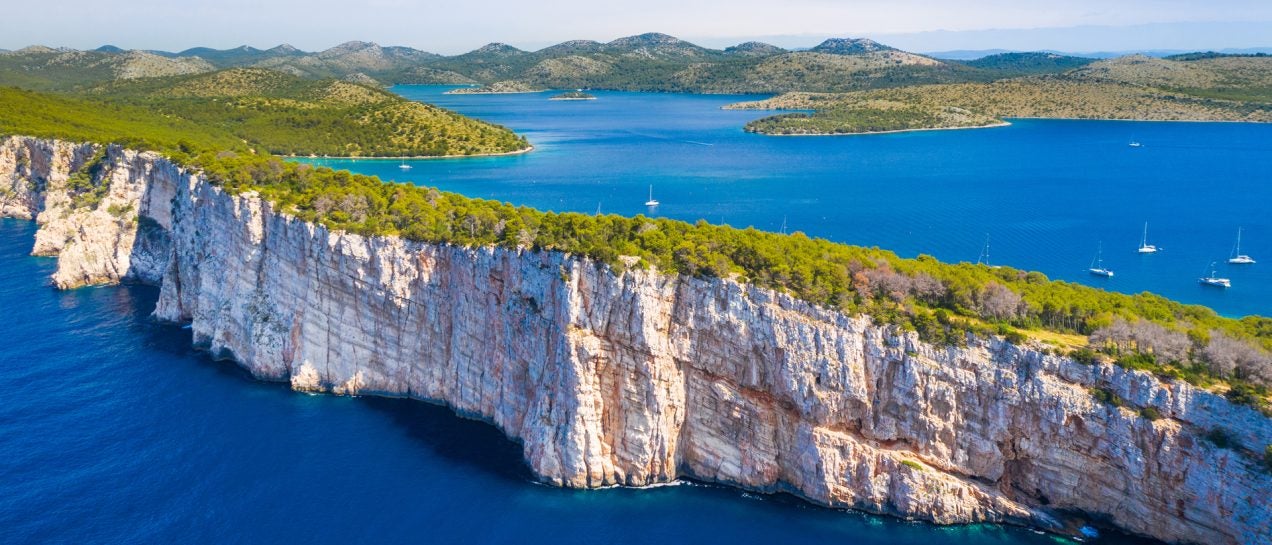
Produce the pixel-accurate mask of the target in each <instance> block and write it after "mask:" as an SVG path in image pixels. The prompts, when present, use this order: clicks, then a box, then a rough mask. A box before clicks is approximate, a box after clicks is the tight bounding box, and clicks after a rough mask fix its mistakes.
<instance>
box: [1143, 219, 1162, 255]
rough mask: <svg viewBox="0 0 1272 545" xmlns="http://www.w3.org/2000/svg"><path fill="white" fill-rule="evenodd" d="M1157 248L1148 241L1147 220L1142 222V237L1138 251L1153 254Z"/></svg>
mask: <svg viewBox="0 0 1272 545" xmlns="http://www.w3.org/2000/svg"><path fill="white" fill-rule="evenodd" d="M1157 250H1158V248H1157V247H1156V246H1153V245H1152V244H1149V243H1148V222H1147V221H1146V222H1144V238H1143V239H1141V240H1140V247H1139V253H1141V254H1155V253H1157Z"/></svg>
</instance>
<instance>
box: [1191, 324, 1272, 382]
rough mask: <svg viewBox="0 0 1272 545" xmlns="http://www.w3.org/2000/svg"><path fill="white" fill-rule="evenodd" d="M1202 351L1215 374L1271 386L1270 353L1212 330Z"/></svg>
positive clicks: (1271, 366) (1271, 364)
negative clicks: (1208, 341)
mask: <svg viewBox="0 0 1272 545" xmlns="http://www.w3.org/2000/svg"><path fill="white" fill-rule="evenodd" d="M1202 353H1203V355H1204V358H1205V361H1206V364H1207V365H1209V366H1210V369H1211V370H1212V371H1214V372H1215V374H1218V375H1220V376H1235V377H1237V378H1240V379H1242V380H1248V381H1250V382H1253V383H1255V384H1259V385H1262V386H1272V354H1268V352H1266V351H1264V350H1260V349H1259V348H1256V347H1254V346H1251V345H1250V344H1249V343H1246V342H1242V341H1239V340H1237V339H1233V338H1232V337H1229V336H1228V335H1225V334H1224V333H1223V332H1220V331H1214V332H1211V335H1210V343H1209V344H1207V345H1206V347H1205V349H1204V350H1203V351H1202Z"/></svg>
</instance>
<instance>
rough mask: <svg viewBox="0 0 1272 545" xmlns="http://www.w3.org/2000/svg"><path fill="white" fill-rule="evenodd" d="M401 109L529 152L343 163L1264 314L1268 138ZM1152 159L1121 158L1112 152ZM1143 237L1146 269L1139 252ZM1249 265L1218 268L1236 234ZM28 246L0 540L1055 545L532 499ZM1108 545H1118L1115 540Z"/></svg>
mask: <svg viewBox="0 0 1272 545" xmlns="http://www.w3.org/2000/svg"><path fill="white" fill-rule="evenodd" d="M397 90H398V91H399V92H401V93H403V94H405V95H407V96H410V97H413V98H421V99H428V100H431V101H435V102H439V103H442V104H443V105H445V106H447V107H450V108H454V109H456V110H459V111H461V112H464V113H467V114H470V115H475V116H478V117H481V118H484V119H488V120H491V121H495V122H498V123H503V124H506V125H508V126H510V127H512V128H514V129H517V130H518V131H520V132H523V133H525V134H527V135H528V136H529V137H530V139H531V141H532V142H533V143H534V144H535V145H536V146H537V147H538V149H537V150H536V151H535V152H533V153H530V154H526V155H522V156H515V157H502V158H484V159H459V160H433V161H415V162H413V164H414V167H415V168H414V169H413V170H411V171H409V174H405V175H404V174H403V173H402V171H400V170H399V169H398V166H397V163H396V162H383V161H380V162H375V161H357V162H339V163H335V162H333V161H328V162H329V163H332V164H333V165H335V166H345V167H348V168H353V169H356V170H358V171H361V172H367V173H372V174H380V175H382V176H385V177H386V178H392V179H398V180H409V181H414V182H418V183H426V184H431V185H436V186H440V187H442V188H444V189H448V190H454V191H459V192H462V193H465V194H467V195H472V196H478V197H492V198H498V199H502V200H507V201H511V202H514V203H520V204H528V205H533V206H537V207H542V208H548V209H555V210H579V211H586V212H592V211H595V210H596V208H597V206H598V204H599V206H600V208H601V210H602V211H604V212H614V213H623V214H634V213H638V212H646V210H645V209H644V207H643V206H642V203H643V202H644V200H645V199H646V198H647V191H648V187H647V186H648V185H650V184H652V185H654V192H655V197H657V198H658V199H660V200H662V202H663V203H664V204H663V205H662V206H660V207H659V208H658V209H657V210H655V211H652V212H651V213H655V214H659V215H667V216H671V217H676V218H681V219H686V220H695V219H698V218H705V219H708V220H709V221H713V222H718V221H725V222H727V223H730V224H734V225H741V226H744V225H750V224H753V225H755V226H757V227H760V228H765V229H772V230H778V229H780V227H781V223H782V219H783V217H785V218H786V222H787V226H788V229H789V230H792V231H793V230H803V231H806V232H808V233H810V234H814V235H818V236H824V237H827V238H831V239H834V240H839V241H844V242H850V243H854V244H866V245H878V246H881V247H886V248H892V249H895V250H897V251H898V252H899V253H900V254H902V255H914V254H916V253H919V252H925V253H930V254H933V255H936V256H937V257H940V258H942V259H947V260H970V261H975V260H976V258H977V256H978V254H979V253H980V252H981V249H982V246H983V243H984V237H985V234H986V233H987V232H988V233H990V235H991V237H992V243H991V254H990V255H991V261H992V262H993V263H996V264H1009V265H1014V266H1018V267H1022V268H1029V269H1038V270H1042V271H1044V272H1046V273H1048V274H1050V275H1052V276H1054V277H1060V278H1067V279H1073V280H1079V281H1083V282H1090V281H1091V280H1092V279H1090V278H1087V277H1086V276H1084V272H1083V271H1084V269H1085V268H1086V266H1087V265H1088V262H1089V261H1090V259H1091V257H1092V255H1093V254H1094V251H1095V248H1096V246H1097V244H1099V242H1100V241H1103V242H1104V247H1105V261H1106V265H1108V266H1109V267H1111V268H1114V269H1115V270H1116V272H1117V276H1116V277H1115V278H1114V279H1113V280H1112V281H1111V282H1109V283H1108V284H1107V286H1108V287H1111V288H1114V289H1119V290H1125V291H1138V290H1144V289H1149V290H1153V291H1157V292H1161V293H1164V294H1167V295H1170V296H1171V297H1175V298H1178V299H1182V300H1186V301H1190V302H1199V303H1206V304H1209V305H1212V306H1214V307H1216V308H1219V309H1220V310H1221V311H1223V312H1225V313H1228V314H1244V313H1250V312H1262V313H1264V314H1267V313H1269V312H1268V310H1269V308H1270V307H1272V304H1270V303H1269V302H1270V301H1272V283H1270V282H1269V279H1270V278H1272V277H1270V276H1269V273H1268V267H1272V218H1270V216H1269V206H1270V203H1272V189H1269V186H1268V182H1269V180H1272V126H1253V125H1237V124H1195V123H1191V124H1158V123H1099V122H1063V121H1050V122H1042V121H1021V122H1018V123H1017V124H1016V125H1014V126H1012V127H1010V128H1005V129H989V130H975V131H944V132H929V133H913V134H900V135H888V136H871V137H842V138H770V137H761V136H755V135H747V134H744V133H742V132H741V130H740V126H741V124H742V123H743V122H745V121H746V120H748V119H751V118H753V117H755V116H756V115H758V114H756V113H753V112H727V111H721V110H719V109H718V107H719V106H720V105H722V104H725V103H728V102H731V101H733V100H736V99H738V98H742V97H719V96H705V97H704V96H688V95H645V94H631V93H597V94H598V95H599V96H600V97H601V99H600V100H597V101H594V102H548V101H547V100H544V99H545V98H546V96H545V95H502V96H461V95H440V94H439V93H440V90H438V89H437V88H434V87H400V88H398V89H397ZM1132 139H1134V140H1138V141H1140V142H1142V143H1143V144H1144V146H1143V147H1141V148H1130V147H1129V146H1127V143H1128V142H1129V141H1130V140H1132ZM1144 221H1149V222H1151V225H1150V238H1151V239H1152V240H1151V242H1155V243H1157V244H1159V245H1161V246H1163V247H1164V248H1165V251H1163V252H1162V253H1160V254H1157V255H1153V256H1145V257H1141V256H1138V255H1136V254H1135V253H1134V251H1133V250H1134V248H1135V246H1136V245H1137V244H1138V242H1139V237H1140V229H1141V226H1142V224H1143V222H1144ZM1238 225H1242V226H1244V227H1245V228H1246V249H1247V253H1249V254H1251V255H1253V256H1254V257H1255V258H1256V259H1263V260H1264V261H1266V264H1264V263H1260V264H1258V265H1255V266H1253V267H1249V268H1247V269H1243V270H1235V269H1230V268H1228V267H1226V266H1224V265H1220V270H1221V271H1224V272H1226V273H1228V274H1230V275H1231V276H1232V278H1233V283H1234V286H1233V288H1232V289H1231V290H1229V291H1227V292H1218V291H1206V290H1202V289H1200V288H1199V287H1197V286H1196V285H1195V283H1194V278H1195V277H1196V276H1197V275H1198V274H1199V273H1200V272H1201V269H1202V268H1203V267H1204V266H1205V265H1206V263H1208V262H1209V260H1212V259H1220V258H1224V257H1226V256H1227V254H1228V251H1229V247H1230V245H1231V244H1232V239H1233V238H1234V236H1235V232H1236V227H1237V226H1238ZM33 233H34V226H33V225H32V224H31V223H29V222H23V221H17V220H0V308H2V309H5V310H7V311H8V312H9V313H10V314H9V315H8V317H7V318H6V319H5V320H4V324H5V327H4V328H3V332H4V333H5V335H4V339H3V341H4V342H3V343H0V396H2V397H0V543H4V544H8V543H75V544H79V543H175V542H180V543H218V544H220V543H283V542H307V543H341V544H345V543H369V542H423V543H451V542H464V543H527V542H529V543H553V544H562V543H632V544H641V545H646V544H648V543H738V544H744V543H797V542H798V543H831V542H833V543H843V544H860V545H867V544H869V545H876V544H878V545H882V544H898V545H902V544H921V545H933V544H938V543H950V544H960V545H989V544H1012V545H1031V544H1045V543H1055V542H1067V540H1062V539H1059V538H1054V537H1048V536H1040V535H1037V534H1034V533H1032V532H1030V531H1027V530H1022V529H1015V528H1003V527H996V526H965V527H934V526H930V525H926V524H920V523H907V522H903V521H898V520H894V519H890V518H886V517H874V516H868V515H863V514H858V513H849V512H842V511H834V510H829V509H821V508H815V507H811V506H808V505H806V504H804V503H802V502H800V501H798V500H795V499H792V498H788V497H782V496H779V497H764V496H756V495H750V494H744V493H741V492H739V491H735V490H730V489H726V488H718V487H710V486H700V485H684V486H672V487H662V488H655V489H647V490H624V489H613V490H602V491H571V490H561V489H556V488H551V487H545V486H540V485H537V484H535V483H534V482H533V480H532V479H531V478H530V475H529V474H528V472H527V470H526V469H525V466H524V465H523V464H522V463H521V459H520V449H519V447H518V446H517V445H516V444H514V443H512V442H509V441H507V440H506V439H504V438H503V437H502V435H501V434H500V433H499V432H497V431H496V430H495V429H494V428H492V427H490V426H487V425H485V424H482V423H479V422H474V421H469V420H463V419H460V418H457V417H455V416H454V415H453V414H452V413H451V412H450V411H449V410H447V409H445V408H442V407H438V406H433V405H429V404H426V403H422V402H414V401H407V400H389V399H373V398H342V397H334V396H311V395H304V394H298V393H295V392H291V391H290V390H288V389H287V387H286V386H285V385H281V384H269V383H261V382H257V381H254V380H252V379H251V377H249V376H247V375H246V374H245V373H243V372H241V371H240V370H239V369H238V368H237V367H236V366H234V365H233V364H231V363H226V362H214V361H212V360H210V359H208V358H207V357H206V356H205V355H203V354H201V353H198V352H195V351H193V350H191V348H190V338H189V333H188V332H187V331H185V330H182V329H181V328H179V327H174V326H165V325H158V324H155V323H152V322H150V321H149V320H148V319H147V316H148V314H149V312H150V310H151V309H152V308H153V305H154V299H155V297H156V290H155V289H153V288H144V287H107V288H89V289H80V290H74V291H69V292H59V291H56V290H54V289H52V288H51V287H49V285H48V275H49V274H50V273H51V272H52V270H53V268H54V261H53V260H52V259H48V258H35V257H29V256H28V255H27V254H28V252H29V251H30V249H31V244H32V235H33ZM1101 542H1102V543H1134V542H1135V541H1134V540H1131V539H1128V538H1122V537H1108V538H1105V539H1103V540H1101Z"/></svg>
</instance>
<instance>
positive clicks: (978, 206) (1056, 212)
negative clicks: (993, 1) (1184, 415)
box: [319, 86, 1272, 316]
mask: <svg viewBox="0 0 1272 545" xmlns="http://www.w3.org/2000/svg"><path fill="white" fill-rule="evenodd" d="M447 89H450V88H449V87H441V86H398V87H395V88H394V91H396V92H398V93H399V94H401V95H403V96H406V97H408V98H412V99H417V100H423V101H426V102H431V103H435V104H438V105H441V106H444V107H447V108H450V109H453V110H456V111H458V112H460V113H463V114H466V115H471V116H475V117H478V118H481V119H485V120H487V121H492V122H495V123H500V124H502V125H505V126H507V127H510V128H512V129H514V130H516V131H517V132H519V133H522V134H525V135H526V136H527V137H528V138H529V139H530V141H531V143H533V144H534V145H535V146H536V148H537V149H536V150H535V151H534V152H531V153H528V154H525V155H519V156H512V157H492V158H480V159H444V160H436V159H435V160H418V161H412V162H411V165H412V166H413V168H412V169H411V170H410V171H402V170H400V169H399V168H398V162H397V161H376V160H330V159H327V160H320V161H319V162H320V163H322V164H326V165H330V166H332V167H336V168H347V169H350V170H353V171H356V172H362V173H366V174H375V175H379V176H381V177H383V178H384V179H392V180H398V181H408V182H414V183H419V184H427V185H432V186H437V187H440V188H442V189H445V190H450V191H456V192H459V193H463V194H465V195H469V196H473V197H483V198H492V199H498V200H501V201H508V202H512V203H514V204H524V205H530V206H534V207H537V208H542V209H548V210H558V211H564V210H570V211H576V212H588V213H592V212H595V211H596V210H597V209H598V208H599V209H600V210H601V211H602V212H605V213H618V214H625V215H632V214H637V213H644V214H650V215H659V216H666V217H671V218H676V219H682V220H688V221H696V220H698V219H705V220H707V221H709V222H712V223H720V222H724V223H728V224H730V225H734V226H739V227H746V226H755V227H757V228H759V229H764V230H770V231H779V230H781V227H782V223H783V220H785V222H786V226H787V230H788V231H804V232H805V233H808V234H810V235H814V236H819V237H825V238H828V239H831V240H834V241H838V242H845V243H849V244H857V245H862V246H878V247H881V248H886V249H890V250H893V251H895V252H897V253H898V254H900V255H901V256H904V257H912V256H915V255H918V254H920V253H924V254H930V255H933V256H936V257H937V258H940V259H941V260H944V261H953V262H958V261H970V262H976V260H977V259H978V257H979V256H980V255H981V253H982V251H983V249H984V246H985V240H986V237H987V236H988V238H989V241H990V251H989V256H990V262H991V263H993V264H995V265H1010V266H1013V267H1017V268H1021V269H1027V270H1036V271H1041V272H1043V273H1046V274H1047V275H1048V276H1050V277H1052V278H1057V279H1064V280H1070V281H1077V282H1082V283H1084V284H1090V285H1093V286H1099V287H1103V288H1107V289H1111V290H1117V291H1122V292H1128V293H1138V292H1141V291H1152V292H1155V293H1160V294H1163V295H1166V296H1168V297H1170V298H1172V299H1177V300H1180V301H1184V302H1188V303H1197V304H1203V305H1207V306H1209V307H1212V308H1214V309H1216V310H1217V311H1219V312H1220V313H1222V314H1226V315H1231V316H1240V315H1246V314H1263V315H1268V314H1272V124H1250V123H1148V122H1127V121H1061V120H1014V121H1013V124H1012V125H1011V126H1010V127H1002V128H994V129H976V130H955V131H927V132H913V133H898V134H886V135H861V136H838V137H773V136H762V135H755V134H747V133H745V132H743V131H742V125H744V124H745V123H746V122H747V121H749V120H751V119H755V118H758V117H762V116H765V115H768V113H766V112H746V111H726V110H721V109H720V106H723V105H725V104H729V103H732V102H737V101H740V100H750V99H756V98H760V97H752V96H718V95H717V96H711V95H683V94H659V93H622V92H604V91H600V92H596V93H594V94H595V95H597V96H598V97H599V99H598V100H594V101H549V100H547V98H548V97H549V96H550V94H549V93H536V94H513V95H445V94H442V93H443V91H445V90H447ZM1132 141H1134V142H1139V143H1140V144H1141V147H1131V146H1130V145H1129V144H1130V142H1132ZM651 185H652V186H653V192H654V197H655V198H656V199H658V200H659V201H661V202H662V204H661V205H660V206H659V207H657V209H653V210H650V209H647V208H646V207H645V206H644V202H645V200H646V199H647V198H648V192H649V186H651ZM1145 222H1147V223H1148V238H1149V243H1150V244H1155V245H1157V246H1159V247H1161V248H1163V250H1162V251H1161V252H1159V253H1157V254H1153V255H1141V254H1139V253H1137V252H1136V248H1138V247H1139V244H1140V239H1141V236H1142V233H1143V228H1144V223H1145ZM1238 227H1242V228H1244V236H1243V239H1242V253H1246V254H1249V255H1250V256H1251V257H1253V258H1255V259H1256V260H1260V261H1261V263H1258V264H1256V265H1253V266H1230V265H1228V264H1227V263H1226V260H1227V259H1228V257H1229V255H1230V254H1231V252H1232V249H1233V245H1234V242H1235V241H1236V235H1237V228H1238ZM1101 244H1102V245H1103V257H1104V265H1105V266H1106V267H1108V268H1110V269H1112V270H1113V271H1114V273H1115V276H1114V277H1113V278H1111V279H1106V278H1102V277H1096V276H1092V275H1091V274H1089V273H1088V272H1087V268H1088V267H1089V266H1090V265H1091V262H1092V260H1093V259H1094V258H1095V257H1096V253H1097V251H1098V249H1099V248H1100V246H1101ZM1216 261H1217V262H1218V263H1217V273H1219V275H1220V276H1225V277H1230V278H1231V279H1232V288H1231V289H1228V290H1221V289H1216V288H1207V287H1203V286H1201V285H1199V284H1198V283H1197V278H1198V277H1199V276H1202V274H1203V273H1208V272H1209V268H1208V267H1209V265H1210V263H1211V262H1216Z"/></svg>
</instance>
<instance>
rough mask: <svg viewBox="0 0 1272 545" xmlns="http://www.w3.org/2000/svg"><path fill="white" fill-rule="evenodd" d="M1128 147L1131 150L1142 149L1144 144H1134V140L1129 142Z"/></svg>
mask: <svg viewBox="0 0 1272 545" xmlns="http://www.w3.org/2000/svg"><path fill="white" fill-rule="evenodd" d="M1130 146H1131V147H1132V148H1142V147H1144V144H1141V143H1139V142H1136V141H1134V140H1131V143H1130Z"/></svg>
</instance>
